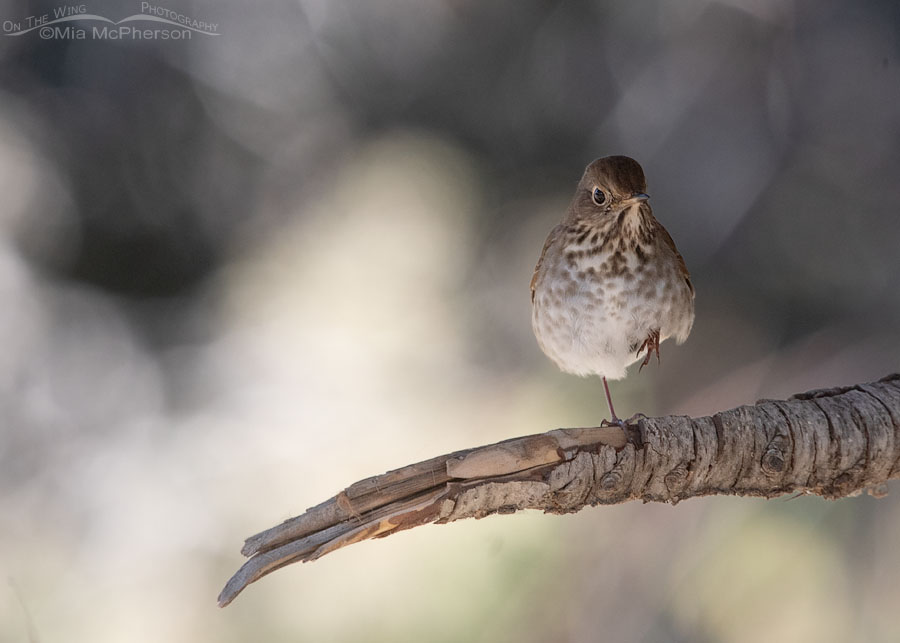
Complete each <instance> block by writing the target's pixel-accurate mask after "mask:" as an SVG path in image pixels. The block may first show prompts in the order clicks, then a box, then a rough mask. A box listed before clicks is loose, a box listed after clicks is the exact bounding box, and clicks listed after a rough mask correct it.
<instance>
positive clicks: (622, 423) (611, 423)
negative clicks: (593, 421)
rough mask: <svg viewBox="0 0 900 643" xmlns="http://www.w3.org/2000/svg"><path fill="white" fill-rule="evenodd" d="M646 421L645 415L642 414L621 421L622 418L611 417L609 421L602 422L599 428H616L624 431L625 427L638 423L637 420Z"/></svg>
mask: <svg viewBox="0 0 900 643" xmlns="http://www.w3.org/2000/svg"><path fill="white" fill-rule="evenodd" d="M646 419H648V418H647V416H646V415H644V414H643V413H635V414H634V415H632V416H631V417H630V418H628V419H627V420H623V419H622V418H617V417H613V419H611V420H603V421H602V422H601V423H600V426H617V427H619V428H620V429H624V428H625V427H627V426H633V425H635V424H637V423H638V420H646Z"/></svg>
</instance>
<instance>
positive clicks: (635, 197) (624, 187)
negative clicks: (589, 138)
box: [531, 156, 694, 428]
mask: <svg viewBox="0 0 900 643" xmlns="http://www.w3.org/2000/svg"><path fill="white" fill-rule="evenodd" d="M649 198H650V197H649V195H648V194H647V182H646V179H645V178H644V171H643V169H642V168H641V166H640V164H639V163H638V162H637V161H635V160H634V159H632V158H630V157H627V156H607V157H604V158H599V159H596V160H595V161H593V162H591V163H590V164H589V165H588V166H587V168H585V170H584V174H583V175H582V177H581V180H580V181H579V182H578V187H577V188H576V189H575V195H574V197H573V198H572V201H571V203H570V205H569V207H568V209H567V210H566V214H565V216H564V217H563V219H562V222H561V223H560V224H559V225H557V226H556V227H555V228H553V230H551V231H550V234H549V235H548V236H547V240H546V242H545V243H544V247H543V249H542V250H541V254H540V258H539V259H538V261H537V265H536V266H535V268H534V275H533V276H532V278H531V303H532V315H531V325H532V329H533V330H534V334H535V337H536V338H537V341H538V345H539V346H540V348H541V350H542V351H543V352H544V353H545V354H546V355H547V357H549V358H550V359H551V360H552V361H553V362H554V363H556V365H557V366H558V367H559V368H560V369H561V370H562V371H564V372H567V373H572V374H575V375H581V376H589V375H599V376H600V377H601V378H602V381H603V389H604V391H605V393H606V401H607V403H608V404H609V413H610V416H611V419H610V420H604V421H603V424H602V425H603V426H612V425H618V426H621V427H623V428H624V427H625V426H626V425H627V424H629V423H631V422H632V421H633V420H634V419H635V418H636V417H645V416H643V414H640V413H638V414H635V416H632V417H631V418H629V419H628V420H622V419H620V418H619V417H617V416H616V412H615V409H614V408H613V402H612V397H611V396H610V393H609V384H608V383H607V380H618V379H622V378H624V377H625V375H626V369H627V368H628V366H629V365H631V364H633V363H635V362H636V361H638V360H639V359H641V355H642V353H643V361H642V362H641V366H640V369H639V370H642V369H643V368H644V366H646V365H647V364H648V363H649V361H650V357H651V356H652V355H653V354H654V353H656V359H657V363H659V345H660V343H661V342H663V341H664V340H666V339H668V338H669V337H674V338H675V341H676V342H677V343H678V344H681V343H683V342H684V341H685V340H686V339H687V338H688V335H689V334H690V332H691V328H692V326H693V324H694V285H693V283H691V275H690V273H689V272H688V269H687V265H686V264H685V262H684V258H683V257H682V256H681V253H679V252H678V249H677V248H676V247H675V242H674V241H673V240H672V236H671V235H670V234H669V232H668V231H667V230H666V229H665V228H664V227H663V226H662V224H661V223H660V222H659V221H657V220H656V218H655V217H654V216H653V211H652V209H651V208H650V204H649V203H648V199H649Z"/></svg>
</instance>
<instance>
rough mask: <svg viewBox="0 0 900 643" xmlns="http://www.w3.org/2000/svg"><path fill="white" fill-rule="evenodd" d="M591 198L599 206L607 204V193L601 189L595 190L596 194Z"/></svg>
mask: <svg viewBox="0 0 900 643" xmlns="http://www.w3.org/2000/svg"><path fill="white" fill-rule="evenodd" d="M591 198H592V199H593V200H594V203H596V204H597V205H603V204H604V203H606V193H605V192H604V191H603V190H601V189H600V188H594V193H593V194H592V195H591Z"/></svg>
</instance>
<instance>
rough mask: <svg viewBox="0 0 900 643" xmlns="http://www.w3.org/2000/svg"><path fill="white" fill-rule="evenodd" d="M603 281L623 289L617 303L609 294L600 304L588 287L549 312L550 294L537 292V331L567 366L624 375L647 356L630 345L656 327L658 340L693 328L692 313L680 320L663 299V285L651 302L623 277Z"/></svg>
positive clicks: (540, 340)
mask: <svg viewBox="0 0 900 643" xmlns="http://www.w3.org/2000/svg"><path fill="white" fill-rule="evenodd" d="M604 285H605V286H606V292H607V293H614V292H619V293H621V295H620V297H619V300H618V302H617V303H613V302H612V301H610V299H611V298H607V300H606V301H605V302H601V303H598V301H597V298H596V297H593V296H591V295H589V293H588V287H586V288H583V289H582V290H580V291H579V292H576V293H574V294H571V295H569V296H567V297H565V298H564V305H563V306H562V307H561V308H560V312H558V313H556V314H555V315H554V314H553V312H548V308H547V305H548V303H549V297H548V296H546V295H544V296H540V295H539V297H538V299H537V300H536V301H535V306H534V308H533V312H532V327H533V328H534V334H535V336H536V337H537V340H538V343H539V344H540V347H541V349H542V350H543V351H544V353H546V354H547V356H548V357H549V358H550V359H552V360H553V361H554V362H555V363H556V364H557V366H559V368H560V369H562V370H563V371H566V372H568V373H573V374H575V375H600V376H603V377H606V378H607V379H613V380H615V379H621V378H623V377H625V372H626V369H627V368H628V366H629V365H630V364H633V363H634V362H636V361H638V360H639V359H641V358H642V357H643V355H644V354H641V356H640V357H639V356H638V355H637V354H636V351H635V350H630V349H632V347H634V346H635V345H636V344H637V345H640V344H641V343H642V342H643V341H644V340H645V339H646V338H647V336H648V335H649V334H650V332H651V331H652V330H654V329H659V330H660V341H663V340H665V339H667V338H668V337H670V336H673V335H674V336H676V338H677V339H679V340H681V341H683V340H684V339H685V338H686V337H687V334H688V333H689V332H690V322H691V321H692V316H691V319H688V320H685V321H681V320H676V319H675V318H674V316H673V315H672V314H671V308H672V301H671V300H666V299H663V293H662V292H661V291H662V288H661V287H660V289H659V291H660V292H659V295H660V299H659V300H657V302H656V303H655V304H653V305H648V302H647V301H646V300H639V299H638V298H637V297H636V296H635V295H634V293H632V292H629V288H628V284H626V283H625V282H624V281H621V283H615V280H613V282H612V283H610V282H606V283H605V284H604ZM685 296H689V294H687V293H685ZM673 322H675V323H673ZM685 324H686V325H685ZM679 343H680V342H679Z"/></svg>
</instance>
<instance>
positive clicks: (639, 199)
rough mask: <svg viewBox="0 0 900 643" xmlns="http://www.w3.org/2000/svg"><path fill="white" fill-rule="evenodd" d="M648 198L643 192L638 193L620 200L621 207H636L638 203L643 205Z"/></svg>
mask: <svg viewBox="0 0 900 643" xmlns="http://www.w3.org/2000/svg"><path fill="white" fill-rule="evenodd" d="M649 198H650V195H649V194H644V193H643V192H638V193H637V194H632V195H631V196H630V197H628V198H627V199H623V200H622V205H624V206H626V207H629V206H632V205H637V204H638V203H643V202H644V201H646V200H647V199H649Z"/></svg>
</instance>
